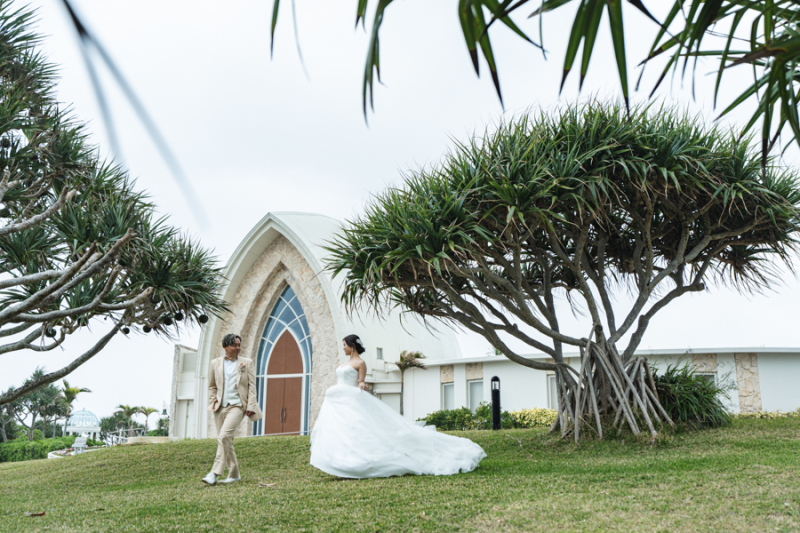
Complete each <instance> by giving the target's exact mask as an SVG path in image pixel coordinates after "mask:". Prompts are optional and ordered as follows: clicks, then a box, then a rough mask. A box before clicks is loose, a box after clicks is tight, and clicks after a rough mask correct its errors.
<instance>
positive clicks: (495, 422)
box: [492, 376, 500, 430]
mask: <svg viewBox="0 0 800 533" xmlns="http://www.w3.org/2000/svg"><path fill="white" fill-rule="evenodd" d="M492 429H494V430H497V429H500V378H498V377H497V376H494V377H493V378H492Z"/></svg>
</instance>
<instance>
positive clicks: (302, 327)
mask: <svg viewBox="0 0 800 533" xmlns="http://www.w3.org/2000/svg"><path fill="white" fill-rule="evenodd" d="M286 332H289V333H290V334H291V338H292V339H293V341H294V342H295V343H296V344H297V348H298V349H299V356H300V359H301V360H302V367H303V368H302V371H301V373H299V374H298V373H292V374H291V375H288V374H275V373H274V372H275V370H274V369H275V368H282V365H270V364H269V362H270V358H271V357H273V356H275V357H283V356H284V355H283V354H282V353H281V348H282V347H285V345H286V337H285V336H284V334H285V333H286ZM282 338H283V339H282ZM281 339H282V340H281ZM279 340H281V343H280V344H279V343H278V341H279ZM276 345H278V350H277V351H276V349H275V348H276ZM291 351H292V352H293V353H295V354H296V352H295V351H294V349H293V348H292V350H291ZM311 354H312V346H311V337H310V334H309V329H308V321H307V320H306V315H305V312H304V311H303V306H302V305H301V304H300V300H298V299H297V294H295V292H294V289H292V287H291V286H288V285H287V286H286V288H285V289H284V290H283V292H282V293H281V295H280V297H279V298H278V301H277V302H276V303H275V306H274V307H273V308H272V312H271V313H270V315H269V318H268V319H267V323H266V325H265V326H264V331H263V333H262V336H261V342H260V344H259V348H258V358H257V362H256V383H257V386H258V403H259V405H260V406H261V408H262V410H263V411H264V418H262V419H261V420H259V421H257V422H254V423H253V435H269V434H274V433H293V434H297V433H299V434H301V435H305V434H308V406H309V400H310V392H311ZM270 383H271V384H272V387H273V388H272V391H270V392H267V390H268V389H269V388H270ZM285 384H288V389H287V390H288V391H289V392H286V393H284V392H280V393H277V392H276V391H278V389H280V390H281V391H283V388H284V385H285ZM298 386H299V389H300V390H299V391H297V389H298ZM292 391H297V392H298V393H299V396H300V398H299V401H300V405H299V406H295V405H294V403H295V402H296V401H297V398H295V394H294V392H292ZM276 394H277V395H278V396H280V397H281V398H283V397H284V396H283V395H290V396H292V398H287V399H286V401H287V402H290V403H291V405H290V406H289V407H288V408H286V407H282V406H277V404H276V403H275V402H279V401H281V400H277V399H276ZM267 400H269V402H272V404H271V405H266V402H267ZM295 407H299V408H300V409H299V417H300V419H299V421H292V420H287V413H289V415H288V418H291V417H292V416H293V415H292V413H294V412H295V411H296V409H295ZM275 417H279V418H280V422H277V421H276V420H272V419H273V418H275ZM283 421H287V424H286V425H287V426H291V427H286V428H285V429H286V431H284V430H277V431H276V427H283V426H284V424H282V422H283ZM297 422H299V430H298V429H296V425H297ZM276 423H278V424H279V425H278V426H276ZM293 424H294V425H293Z"/></svg>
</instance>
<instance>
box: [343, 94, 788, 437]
mask: <svg viewBox="0 0 800 533" xmlns="http://www.w3.org/2000/svg"><path fill="white" fill-rule="evenodd" d="M773 163H774V162H773V161H770V164H769V165H768V166H767V168H766V172H764V171H763V170H762V166H761V158H760V156H759V154H758V153H757V151H756V150H754V148H753V146H752V144H751V143H750V142H748V140H747V139H745V140H740V139H739V137H738V135H737V134H736V133H735V132H729V131H723V130H720V129H719V128H708V127H706V126H704V124H703V122H702V121H701V120H700V119H698V118H693V117H690V116H688V115H686V114H682V113H680V112H678V111H675V110H671V109H669V108H663V107H662V108H655V107H637V108H634V109H633V110H631V113H630V115H628V114H627V112H626V109H625V107H624V106H622V105H604V104H599V103H592V104H587V105H584V106H572V107H567V108H564V109H561V110H559V111H558V112H556V113H552V114H550V113H547V112H541V113H539V114H532V115H528V116H523V117H520V118H519V119H516V120H513V121H511V122H509V123H506V124H502V125H501V126H500V127H498V128H497V130H496V131H491V132H490V131H487V132H486V133H485V134H484V135H483V136H482V137H474V138H473V139H471V140H470V141H468V142H466V143H463V144H459V145H457V146H456V147H455V148H454V149H453V151H452V152H451V153H450V154H448V155H447V156H446V157H445V158H444V159H443V161H442V162H440V163H439V164H437V165H435V166H433V167H431V168H427V169H421V170H418V171H416V172H413V173H411V174H410V175H408V176H406V178H405V180H404V184H403V186H402V187H398V188H393V189H389V190H386V191H385V192H383V193H381V194H379V195H377V196H376V197H375V198H374V199H373V201H372V204H371V205H370V206H369V207H368V208H367V209H366V211H365V212H364V213H363V214H362V215H361V216H359V217H357V218H356V219H355V220H353V221H352V222H351V223H349V225H348V226H346V227H345V229H343V230H342V231H341V232H340V233H339V234H338V236H337V237H336V238H335V239H334V241H333V242H332V243H330V245H329V247H328V250H329V252H330V253H331V259H330V263H329V268H330V269H331V270H332V271H333V273H334V274H335V275H341V276H342V277H343V278H344V288H343V295H342V300H343V302H344V303H345V304H346V305H347V306H349V307H350V308H351V309H352V308H354V307H356V306H360V305H364V304H366V305H370V306H373V307H375V308H378V309H381V308H383V306H385V305H386V304H388V305H391V306H399V307H401V308H403V309H404V310H406V311H409V312H413V313H416V314H419V315H422V316H423V317H431V318H434V319H439V320H443V321H446V322H449V323H453V324H458V325H460V326H463V327H466V328H468V329H470V330H472V331H475V332H477V333H480V334H481V335H483V336H484V337H485V338H487V339H488V340H489V342H490V343H491V344H492V345H493V346H494V347H495V348H497V349H498V350H500V351H501V352H502V353H503V354H504V355H505V356H506V357H508V358H509V359H511V360H513V361H515V362H517V363H520V364H522V365H525V366H528V367H532V368H537V369H540V370H552V371H556V373H557V375H558V376H559V380H562V381H563V382H564V386H565V388H566V389H565V390H566V392H564V394H565V399H564V401H565V402H566V401H567V399H568V398H571V400H569V401H576V400H578V399H580V398H581V391H584V390H585V391H587V392H588V384H587V383H584V381H585V378H584V377H582V376H578V382H577V383H576V382H575V381H574V380H573V378H571V377H570V376H569V374H570V373H576V372H575V371H574V370H573V369H570V368H568V365H565V364H564V362H563V354H564V351H563V347H564V345H567V346H571V347H573V349H578V350H580V351H581V353H582V357H588V356H589V355H590V354H591V353H592V351H593V350H601V351H602V352H603V353H602V355H603V356H604V357H606V358H607V360H606V362H607V363H608V364H609V366H614V367H616V366H619V369H620V372H621V369H622V368H623V367H624V368H625V369H627V371H628V372H634V373H635V372H639V371H640V370H641V371H642V372H644V370H645V366H644V365H643V364H642V362H641V361H639V362H638V363H637V365H638V366H635V367H632V366H631V365H632V364H634V359H637V360H638V358H635V354H634V352H635V350H636V348H637V346H638V345H639V343H640V341H641V339H642V336H643V334H644V332H645V330H646V329H647V326H648V324H649V322H650V320H652V319H653V317H654V316H655V315H656V313H658V311H660V310H661V309H663V308H664V306H666V305H667V304H669V303H670V302H671V301H673V300H674V299H675V298H678V297H680V296H682V295H685V294H687V293H690V292H698V291H703V290H705V288H706V286H707V285H709V284H711V285H713V284H717V283H728V284H731V285H733V286H734V287H737V288H739V289H740V290H753V289H759V288H761V287H765V286H768V285H769V284H770V283H771V282H772V281H773V276H772V274H773V272H774V271H773V267H774V265H775V261H779V262H784V263H786V264H787V265H789V266H791V259H792V255H793V253H794V252H795V251H796V249H797V239H796V237H797V231H798V224H800V218H799V217H798V215H799V214H800V211H798V206H799V205H800V189H799V188H798V183H797V179H796V175H795V174H794V173H793V172H792V171H790V170H789V169H786V168H781V167H779V166H776V165H774V164H773ZM621 288H624V289H627V290H629V291H630V292H631V293H632V295H633V302H632V304H631V306H630V308H629V309H627V310H626V312H625V313H624V314H622V315H619V316H618V315H617V309H615V307H614V306H613V305H612V301H613V299H614V292H615V291H618V290H620V289H621ZM558 295H561V296H566V298H567V300H568V301H570V302H573V303H577V302H580V303H581V304H582V306H583V307H584V308H585V310H586V311H587V315H588V318H589V321H588V322H590V323H587V325H586V333H587V334H588V335H587V336H586V337H581V336H576V335H574V334H569V333H566V332H564V331H562V329H561V327H560V325H559V318H558V311H559V310H558V309H557V308H556V302H557V296H558ZM508 338H515V339H517V340H519V341H522V342H523V343H525V345H527V346H528V347H530V348H532V349H534V350H537V351H541V352H544V353H545V354H547V355H549V356H550V357H551V358H552V360H553V362H545V361H537V360H532V359H529V358H526V357H523V356H521V354H518V353H516V352H515V351H514V350H512V349H511V348H509V345H508V343H507V341H508ZM618 343H622V345H623V346H624V347H623V349H621V350H619V351H617V348H616V346H617V344H618ZM617 361H618V363H619V365H616V362H617ZM598 364H599V363H598ZM639 367H641V369H640V368H639ZM634 368H635V369H636V370H634ZM608 371H610V369H609V370H608ZM620 372H616V371H614V373H616V374H617V375H616V376H610V377H609V379H618V380H619V381H620V383H621V386H624V383H625V378H624V377H623V376H621V375H619V374H620ZM633 378H637V379H638V376H632V379H633ZM586 379H588V378H586ZM642 386H644V384H642ZM651 388H652V387H651ZM652 392H655V391H654V390H653V391H652ZM620 394H621V393H620ZM641 394H642V395H643V396H647V392H646V391H644V390H642V391H641ZM587 396H588V394H584V395H583V399H584V401H585V399H586V397H587ZM567 397H568V398H567ZM601 400H602V399H601ZM614 402H616V403H615V404H619V402H620V399H619V398H616V399H614V398H612V399H611V400H610V403H614ZM601 403H602V402H601ZM578 408H579V406H575V409H578ZM656 409H658V406H654V410H656ZM562 412H563V413H566V412H567V408H566V406H565V407H564V409H562ZM580 412H582V411H580ZM569 417H570V419H571V420H575V417H574V416H573V415H569ZM632 418H633V417H632V416H631V419H632ZM565 422H566V420H565ZM631 425H632V426H634V425H635V424H633V423H632V424H631ZM562 429H566V428H565V427H564V424H562ZM576 436H577V432H576Z"/></svg>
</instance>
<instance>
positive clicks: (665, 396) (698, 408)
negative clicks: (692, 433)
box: [653, 364, 731, 429]
mask: <svg viewBox="0 0 800 533" xmlns="http://www.w3.org/2000/svg"><path fill="white" fill-rule="evenodd" d="M653 379H654V380H655V382H656V390H657V391H658V399H659V401H660V402H661V405H662V406H663V407H664V409H665V410H666V411H667V413H668V414H669V416H670V418H672V420H673V422H675V423H676V424H686V425H688V426H691V427H693V428H696V429H700V428H712V427H719V426H727V425H728V424H730V422H731V415H730V413H729V412H728V410H727V409H725V406H724V405H722V401H721V398H722V396H727V393H726V392H725V389H723V388H722V387H720V386H719V385H717V384H716V383H715V382H714V381H713V380H710V379H708V378H706V377H705V376H699V375H697V374H696V373H695V371H694V369H693V368H692V367H690V366H689V365H688V364H685V365H684V366H682V367H678V366H672V365H670V366H668V367H667V369H666V371H664V373H663V374H661V375H659V374H658V371H657V370H655V369H654V371H653Z"/></svg>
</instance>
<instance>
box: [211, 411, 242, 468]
mask: <svg viewBox="0 0 800 533" xmlns="http://www.w3.org/2000/svg"><path fill="white" fill-rule="evenodd" d="M242 418H244V408H243V407H242V406H241V405H231V404H228V405H226V406H225V407H221V408H219V409H217V410H216V411H215V412H214V423H215V424H216V426H217V457H216V458H215V459H214V466H213V468H211V471H212V472H214V473H215V474H216V475H218V476H221V475H222V472H224V471H225V465H227V466H228V477H233V478H237V477H239V463H238V462H237V461H236V453H235V452H234V451H233V434H234V433H236V430H237V429H238V428H239V424H241V423H242Z"/></svg>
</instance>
